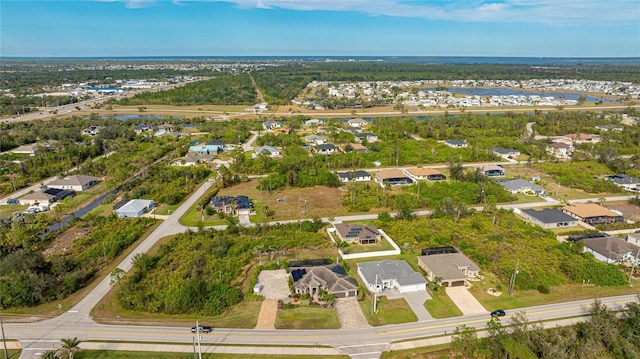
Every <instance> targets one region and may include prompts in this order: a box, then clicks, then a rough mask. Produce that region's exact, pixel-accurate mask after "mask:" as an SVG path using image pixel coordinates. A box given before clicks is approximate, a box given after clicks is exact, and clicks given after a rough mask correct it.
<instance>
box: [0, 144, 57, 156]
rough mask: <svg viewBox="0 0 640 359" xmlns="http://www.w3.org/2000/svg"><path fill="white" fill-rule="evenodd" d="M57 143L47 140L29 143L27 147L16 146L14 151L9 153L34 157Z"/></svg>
mask: <svg viewBox="0 0 640 359" xmlns="http://www.w3.org/2000/svg"><path fill="white" fill-rule="evenodd" d="M57 142H58V141H56V140H48V141H40V142H36V143H31V144H28V145H22V146H18V147H16V148H14V149H12V150H11V151H9V152H11V153H22V154H27V155H29V156H34V155H35V154H36V152H38V151H41V150H47V149H49V148H51V146H53V145H54V144H56V143H57Z"/></svg>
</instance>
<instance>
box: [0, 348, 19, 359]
mask: <svg viewBox="0 0 640 359" xmlns="http://www.w3.org/2000/svg"><path fill="white" fill-rule="evenodd" d="M2 352H3V354H2V358H4V350H3V351H2ZM20 354H22V350H21V349H7V355H9V356H8V358H7V359H18V358H20Z"/></svg>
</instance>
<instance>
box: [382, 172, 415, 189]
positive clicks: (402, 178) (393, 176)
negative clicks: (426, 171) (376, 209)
mask: <svg viewBox="0 0 640 359" xmlns="http://www.w3.org/2000/svg"><path fill="white" fill-rule="evenodd" d="M375 179H376V182H378V184H380V186H383V187H384V186H385V185H386V184H389V185H391V186H398V185H406V184H412V183H413V180H412V179H411V177H409V176H407V175H406V174H405V173H404V172H402V171H400V170H383V171H378V172H377V173H376V177H375Z"/></svg>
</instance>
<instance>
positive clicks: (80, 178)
mask: <svg viewBox="0 0 640 359" xmlns="http://www.w3.org/2000/svg"><path fill="white" fill-rule="evenodd" d="M97 183H98V177H93V176H87V175H74V176H67V177H61V178H58V179H56V180H53V181H51V182H49V183H48V184H47V187H50V188H57V189H68V190H72V191H76V192H82V191H85V190H87V189H89V188H91V187H93V186H95V185H96V184H97Z"/></svg>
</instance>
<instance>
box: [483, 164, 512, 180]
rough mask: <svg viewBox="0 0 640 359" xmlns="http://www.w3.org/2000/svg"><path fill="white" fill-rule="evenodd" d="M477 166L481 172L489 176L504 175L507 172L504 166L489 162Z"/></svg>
mask: <svg viewBox="0 0 640 359" xmlns="http://www.w3.org/2000/svg"><path fill="white" fill-rule="evenodd" d="M476 168H478V169H479V170H480V172H482V174H484V175H485V176H487V177H502V176H504V175H505V174H506V172H505V170H504V167H502V166H498V165H493V164H487V165H480V166H478V167H476Z"/></svg>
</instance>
